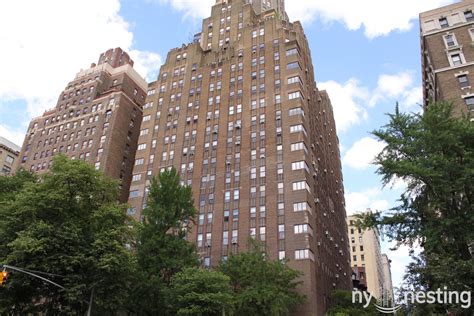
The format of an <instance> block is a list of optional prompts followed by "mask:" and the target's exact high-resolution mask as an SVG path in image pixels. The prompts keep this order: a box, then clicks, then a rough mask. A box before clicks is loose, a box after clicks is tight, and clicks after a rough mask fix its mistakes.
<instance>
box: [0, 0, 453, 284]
mask: <svg viewBox="0 0 474 316" xmlns="http://www.w3.org/2000/svg"><path fill="white" fill-rule="evenodd" d="M214 2H215V1H214V0H101V1H95V0H70V1H62V0H44V1H29V0H16V1H3V2H2V3H1V4H0V29H2V30H10V31H9V32H5V34H1V35H0V46H1V47H2V50H1V51H0V69H2V71H1V72H0V136H3V137H6V138H8V139H10V140H12V141H14V142H16V143H17V144H18V145H21V143H22V141H23V137H24V133H25V130H26V128H27V126H28V122H29V120H30V119H31V118H32V117H34V116H37V115H41V114H42V113H43V111H44V110H45V109H48V108H51V107H54V105H55V103H56V99H57V97H58V96H59V93H60V92H61V90H62V89H63V88H64V87H65V86H66V84H67V83H68V81H70V80H71V79H73V77H74V75H75V74H76V73H77V72H78V71H79V70H80V69H81V68H87V67H88V66H89V65H90V63H91V62H95V61H96V60H97V58H98V55H99V54H100V53H101V52H103V51H105V50H106V49H108V48H111V47H117V46H120V47H122V48H124V49H126V50H127V51H129V52H131V55H132V57H133V58H134V59H135V61H136V66H135V68H136V69H137V70H138V71H139V72H140V73H141V74H142V75H143V76H146V77H147V78H148V79H149V80H152V79H154V78H156V75H157V71H158V69H159V66H160V64H161V61H162V60H164V59H165V58H166V54H167V52H168V51H169V49H171V48H174V47H178V46H181V44H182V43H187V42H189V41H190V40H191V39H192V36H193V34H195V33H197V32H199V31H200V27H201V20H202V18H203V17H205V16H207V15H208V14H210V6H211V5H212V3H214ZM286 2H287V11H288V13H289V15H290V19H291V20H296V19H298V20H301V21H302V22H303V26H304V28H305V32H306V35H307V37H308V41H309V44H310V47H311V51H312V58H313V63H314V69H315V77H316V80H317V83H318V86H319V88H321V89H327V90H328V92H329V94H330V97H331V99H332V102H333V106H334V108H335V113H336V123H337V126H338V134H339V138H340V142H341V150H342V157H341V158H342V159H343V172H344V185H345V190H346V203H347V211H348V213H354V212H357V211H361V210H364V209H366V208H368V207H372V208H376V209H387V208H389V207H391V206H393V205H395V204H394V203H395V201H396V199H397V197H398V196H399V195H400V193H401V192H402V191H401V190H402V189H403V183H396V184H395V186H394V188H393V189H389V188H388V189H382V187H381V184H380V179H379V177H378V176H377V175H375V167H374V166H371V165H370V162H371V160H372V159H373V157H374V156H375V155H376V153H377V152H378V151H380V149H381V148H382V147H383V145H382V144H380V143H378V142H377V141H376V140H375V139H374V138H372V137H371V135H370V131H372V130H374V129H376V128H379V127H380V126H382V125H384V124H385V123H386V122H387V118H386V116H385V115H384V113H387V112H391V111H393V109H394V106H395V103H396V102H397V101H399V102H400V104H401V107H402V109H404V110H406V111H419V110H420V108H419V106H418V105H417V104H418V103H421V73H420V72H421V65H420V60H421V57H420V43H419V26H418V21H417V16H418V13H419V12H421V11H425V10H429V9H433V8H436V7H438V6H441V5H445V4H449V3H452V2H457V1H454V0H417V1H416V2H414V1H412V0H399V1H393V0H377V1H371V0H359V1H349V0H287V1H286ZM25 7H28V8H29V10H28V11H25V10H24V8H25ZM20 14H21V16H22V18H21V19H19V18H18V16H20ZM85 22H86V23H85ZM389 246H390V245H389V244H388V243H387V242H386V241H384V242H383V250H384V251H386V252H387V253H388V255H389V257H390V258H391V259H392V260H393V263H392V274H393V279H394V283H395V285H397V284H399V282H400V280H401V277H402V274H403V270H404V266H405V265H406V263H407V262H408V261H409V260H408V258H407V257H408V250H407V249H406V248H403V249H400V250H398V251H396V252H391V251H389V250H388V248H389Z"/></svg>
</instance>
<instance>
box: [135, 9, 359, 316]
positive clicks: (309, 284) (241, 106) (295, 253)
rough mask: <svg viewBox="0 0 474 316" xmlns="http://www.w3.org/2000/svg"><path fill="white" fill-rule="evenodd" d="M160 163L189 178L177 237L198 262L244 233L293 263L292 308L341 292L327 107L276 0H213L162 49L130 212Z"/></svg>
mask: <svg viewBox="0 0 474 316" xmlns="http://www.w3.org/2000/svg"><path fill="white" fill-rule="evenodd" d="M259 12H261V13H260V14H258V13H259ZM172 166H174V167H176V168H177V169H178V171H180V173H181V176H182V182H183V183H184V184H188V185H191V186H192V188H193V193H194V197H195V201H196V207H197V209H198V212H199V215H198V218H197V219H196V226H195V227H194V228H193V229H192V231H191V232H190V233H189V235H188V240H190V241H192V242H195V243H196V244H197V247H198V251H199V253H200V255H201V256H202V259H203V264H204V265H205V266H215V265H217V264H218V263H219V262H220V260H222V259H225V258H226V257H227V256H229V255H230V254H231V253H237V252H239V251H243V250H246V248H247V242H248V238H249V236H252V237H254V238H257V239H259V240H261V241H263V242H265V243H266V251H267V253H268V255H269V257H270V258H271V259H278V258H280V259H283V258H288V259H289V260H290V262H289V265H290V266H291V267H293V268H296V269H298V270H301V271H302V272H304V278H303V280H304V284H303V285H302V286H301V291H302V292H303V293H305V294H306V295H307V298H308V300H307V303H306V304H305V305H303V306H301V307H300V309H299V311H298V313H297V315H324V313H325V311H326V310H327V308H328V306H329V305H330V296H331V293H332V291H333V290H334V289H346V290H350V288H351V273H352V272H351V269H350V264H349V263H350V262H349V249H348V239H347V238H348V237H347V226H346V222H345V216H346V213H345V207H344V187H343V183H342V180H343V179H342V172H341V162H340V153H339V142H338V138H337V134H336V127H335V123H334V117H333V112H332V106H331V103H330V100H329V97H328V95H327V94H326V92H325V91H319V90H318V89H317V87H316V83H315V81H314V71H313V66H312V61H311V53H310V50H309V47H308V42H307V39H306V37H305V35H304V31H303V28H302V26H301V24H300V23H299V22H295V23H290V22H289V21H288V18H287V15H286V13H285V11H284V4H283V1H282V0H271V1H262V0H260V1H253V4H252V3H251V1H248V0H234V1H223V0H218V1H217V3H216V5H214V6H213V8H212V14H211V17H209V18H207V19H205V20H204V21H203V28H202V33H200V34H197V35H196V36H195V40H194V42H193V43H190V44H188V45H183V46H182V47H179V48H176V49H172V50H171V51H170V52H169V54H168V56H167V59H166V62H165V64H164V65H163V66H162V68H161V71H160V75H159V77H158V80H157V81H156V82H153V83H151V84H150V85H149V88H148V98H147V100H146V104H145V106H144V113H143V123H142V126H141V131H140V138H139V141H138V150H137V154H136V160H135V167H134V170H133V181H132V185H131V188H130V199H129V203H130V205H131V208H130V209H129V214H130V215H133V216H135V217H136V218H137V219H139V218H140V217H141V212H142V210H143V208H144V206H145V205H146V198H147V197H146V195H147V187H148V186H149V184H150V177H152V176H156V175H158V174H159V172H160V170H164V169H166V168H170V167H172Z"/></svg>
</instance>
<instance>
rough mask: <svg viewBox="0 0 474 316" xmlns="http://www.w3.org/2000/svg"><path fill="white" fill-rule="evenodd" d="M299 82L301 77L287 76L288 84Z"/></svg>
mask: <svg viewBox="0 0 474 316" xmlns="http://www.w3.org/2000/svg"><path fill="white" fill-rule="evenodd" d="M300 82H301V79H300V77H299V76H295V77H290V78H288V84H293V83H300Z"/></svg>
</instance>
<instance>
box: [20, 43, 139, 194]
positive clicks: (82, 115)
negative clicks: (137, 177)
mask: <svg viewBox="0 0 474 316" xmlns="http://www.w3.org/2000/svg"><path fill="white" fill-rule="evenodd" d="M146 91H147V83H146V82H145V80H144V79H143V78H142V77H140V75H139V74H138V73H137V72H136V71H135V70H134V69H133V60H131V59H130V57H129V56H128V54H127V53H125V52H123V51H122V50H121V49H120V48H116V49H110V50H108V51H107V52H105V53H103V54H101V55H100V58H99V62H98V64H97V65H96V64H92V65H91V67H90V68H89V69H87V70H81V71H80V72H79V73H78V74H77V75H76V77H75V79H74V80H73V81H71V82H70V83H69V84H68V85H67V87H66V89H65V90H64V91H63V92H62V93H61V95H60V97H59V100H58V103H57V105H56V107H55V108H54V109H52V110H49V111H46V112H45V113H44V114H43V116H41V117H38V118H35V119H33V120H32V121H31V123H30V125H29V128H28V132H27V135H26V138H25V141H24V143H23V147H22V150H21V154H20V157H21V162H20V165H19V167H20V168H24V169H26V170H31V171H34V172H38V173H42V172H46V171H47V170H48V169H49V167H50V166H51V163H52V159H53V156H54V155H55V154H58V153H62V154H65V155H66V156H68V157H69V158H72V159H81V160H85V161H88V162H90V163H91V164H93V165H94V166H95V168H96V169H100V170H102V171H103V172H104V173H105V174H106V175H108V176H110V177H112V178H115V179H120V180H121V187H122V192H121V201H123V202H126V201H127V199H128V192H129V191H128V190H129V186H130V182H131V174H132V169H133V162H134V158H135V151H136V147H137V141H138V134H139V131H140V123H141V120H142V107H143V104H144V102H145V97H146Z"/></svg>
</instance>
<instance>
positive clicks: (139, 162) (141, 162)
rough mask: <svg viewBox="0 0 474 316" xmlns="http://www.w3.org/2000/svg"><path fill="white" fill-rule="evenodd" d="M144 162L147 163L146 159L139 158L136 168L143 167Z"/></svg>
mask: <svg viewBox="0 0 474 316" xmlns="http://www.w3.org/2000/svg"><path fill="white" fill-rule="evenodd" d="M144 162H145V159H143V158H138V159H136V160H135V166H140V165H143V163H144Z"/></svg>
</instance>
